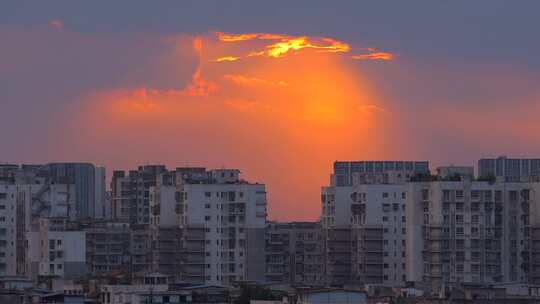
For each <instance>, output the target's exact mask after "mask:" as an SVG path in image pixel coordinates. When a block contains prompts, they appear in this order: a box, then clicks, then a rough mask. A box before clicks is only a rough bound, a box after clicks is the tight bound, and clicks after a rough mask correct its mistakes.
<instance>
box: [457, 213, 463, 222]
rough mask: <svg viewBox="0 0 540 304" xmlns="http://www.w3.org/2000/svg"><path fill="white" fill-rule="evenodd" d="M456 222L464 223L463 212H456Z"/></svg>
mask: <svg viewBox="0 0 540 304" xmlns="http://www.w3.org/2000/svg"><path fill="white" fill-rule="evenodd" d="M456 223H458V224H461V223H463V214H456Z"/></svg>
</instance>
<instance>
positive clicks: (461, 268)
mask: <svg viewBox="0 0 540 304" xmlns="http://www.w3.org/2000/svg"><path fill="white" fill-rule="evenodd" d="M464 269H465V267H464V266H463V264H457V265H456V272H458V273H463V270H464Z"/></svg>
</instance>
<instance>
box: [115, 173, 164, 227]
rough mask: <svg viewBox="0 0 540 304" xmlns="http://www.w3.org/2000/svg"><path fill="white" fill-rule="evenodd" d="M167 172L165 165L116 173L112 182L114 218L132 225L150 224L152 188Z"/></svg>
mask: <svg viewBox="0 0 540 304" xmlns="http://www.w3.org/2000/svg"><path fill="white" fill-rule="evenodd" d="M165 172H167V169H166V167H165V166H163V165H145V166H139V167H138V168H137V170H130V171H129V172H128V173H127V174H126V172H125V171H114V172H113V176H112V181H111V190H112V192H111V202H112V217H113V219H115V220H121V221H125V222H128V223H130V224H148V223H150V201H149V190H150V187H153V186H155V185H156V179H157V176H158V175H159V174H161V173H165Z"/></svg>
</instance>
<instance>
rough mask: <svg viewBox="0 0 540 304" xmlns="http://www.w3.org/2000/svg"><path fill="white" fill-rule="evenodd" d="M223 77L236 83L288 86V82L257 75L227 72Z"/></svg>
mask: <svg viewBox="0 0 540 304" xmlns="http://www.w3.org/2000/svg"><path fill="white" fill-rule="evenodd" d="M223 78H224V79H226V80H229V81H231V82H233V83H234V84H237V85H266V86H277V87H286V86H289V84H288V83H287V82H285V81H283V80H280V81H270V80H266V79H261V78H257V77H247V76H244V75H238V74H227V75H224V76H223Z"/></svg>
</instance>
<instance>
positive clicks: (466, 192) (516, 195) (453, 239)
mask: <svg viewBox="0 0 540 304" xmlns="http://www.w3.org/2000/svg"><path fill="white" fill-rule="evenodd" d="M408 192H409V195H408V197H407V203H406V205H407V231H408V233H407V277H408V280H409V281H414V282H424V283H427V284H428V285H430V287H431V289H432V290H433V291H435V292H438V291H440V290H444V289H445V288H450V287H454V286H457V285H459V284H461V283H477V284H498V283H527V282H530V280H531V277H533V276H534V271H535V270H534V269H535V267H536V266H534V265H532V264H531V257H534V255H535V251H536V252H538V250H539V248H535V246H533V244H534V241H535V240H534V238H531V227H534V226H538V224H539V223H540V221H539V214H538V212H539V210H540V209H539V205H538V204H539V201H540V197H539V195H540V183H525V182H524V183H519V182H517V183H504V182H495V183H489V182H479V181H472V182H471V181H455V182H419V183H411V184H410V185H409V191H408ZM531 266H532V267H531Z"/></svg>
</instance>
